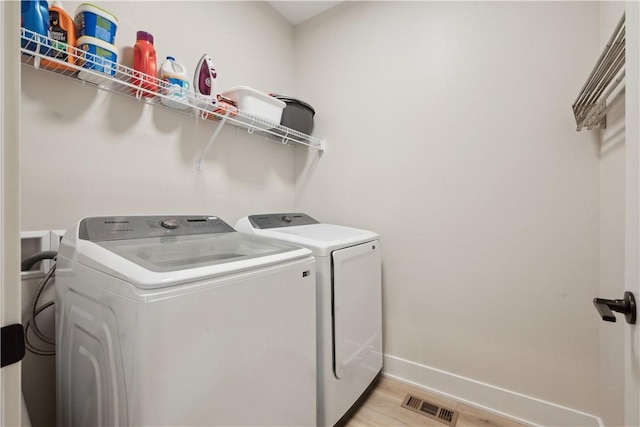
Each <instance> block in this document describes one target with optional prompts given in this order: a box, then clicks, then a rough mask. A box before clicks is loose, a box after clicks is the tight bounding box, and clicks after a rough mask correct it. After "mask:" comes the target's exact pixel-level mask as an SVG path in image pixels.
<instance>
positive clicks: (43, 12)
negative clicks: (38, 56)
mask: <svg viewBox="0 0 640 427" xmlns="http://www.w3.org/2000/svg"><path fill="white" fill-rule="evenodd" d="M21 6H22V8H21V21H22V22H21V24H20V25H21V26H22V27H24V28H25V30H26V31H25V38H26V39H28V40H25V38H22V39H21V40H20V44H21V46H22V47H23V48H26V49H29V50H33V51H35V50H36V49H37V46H38V44H37V43H36V42H37V41H39V42H40V44H41V45H40V53H45V52H46V51H47V49H48V46H47V45H48V43H47V40H46V39H45V38H44V37H48V34H49V3H48V2H47V0H22V5H21ZM30 40H33V41H30Z"/></svg>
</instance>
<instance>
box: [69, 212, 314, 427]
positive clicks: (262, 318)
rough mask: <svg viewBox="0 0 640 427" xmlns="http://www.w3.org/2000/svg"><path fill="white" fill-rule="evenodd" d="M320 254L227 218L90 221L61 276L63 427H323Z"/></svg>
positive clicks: (75, 231) (75, 233)
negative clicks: (252, 232) (319, 401)
mask: <svg viewBox="0 0 640 427" xmlns="http://www.w3.org/2000/svg"><path fill="white" fill-rule="evenodd" d="M315 299H316V297H315V262H314V258H313V256H312V255H311V251H310V250H308V249H304V248H301V247H297V246H293V245H290V244H287V243H283V242H278V241H275V240H271V239H267V238H264V237H260V236H249V235H247V234H244V233H238V232H236V231H235V230H234V229H233V228H232V227H230V226H229V225H227V224H226V223H225V222H224V221H222V220H221V219H219V218H217V217H215V216H112V217H92V218H85V219H82V220H81V221H80V222H79V223H78V224H77V225H76V226H75V227H74V228H72V229H70V230H69V231H68V232H67V233H66V234H65V236H64V238H63V239H62V242H61V244H60V249H59V255H58V259H57V273H56V336H57V340H56V347H57V348H56V350H57V360H56V372H57V417H58V420H57V421H58V423H57V424H58V426H90V425H91V426H96V425H120V426H127V425H130V426H169V425H170V426H177V425H182V426H187V425H188V426H195V425H206V426H212V425H225V426H240V425H242V426H247V425H261V426H265V425H271V426H283V425H288V426H309V425H315V423H316V360H315V358H316V338H315V335H316V319H315V307H316V301H315Z"/></svg>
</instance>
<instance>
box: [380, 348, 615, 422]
mask: <svg viewBox="0 0 640 427" xmlns="http://www.w3.org/2000/svg"><path fill="white" fill-rule="evenodd" d="M383 375H385V376H388V377H391V378H394V379H397V380H399V381H402V382H405V383H408V384H411V385H413V386H415V387H418V388H422V389H424V390H428V391H431V392H434V393H438V394H442V395H445V396H447V397H450V398H453V399H455V400H457V401H459V402H463V403H466V404H469V405H472V406H476V407H479V408H482V409H483V410H486V411H489V412H493V413H496V414H498V415H501V416H503V417H506V418H509V419H512V420H514V421H517V422H520V423H522V424H527V425H531V426H554V427H575V426H581V427H602V426H603V424H602V421H601V420H600V418H598V417H596V416H594V415H590V414H586V413H584V412H580V411H576V410H574V409H571V408H567V407H564V406H561V405H557V404H555V403H551V402H546V401H544V400H540V399H537V398H535V397H531V396H526V395H524V394H520V393H516V392H513V391H510V390H506V389H503V388H500V387H495V386H492V385H489V384H484V383H481V382H479V381H475V380H472V379H469V378H464V377H461V376H459V375H455V374H452V373H449V372H445V371H442V370H440V369H435V368H431V367H429V366H425V365H421V364H419V363H415V362H411V361H409V360H405V359H401V358H399V357H396V356H390V355H385V356H384V369H383Z"/></svg>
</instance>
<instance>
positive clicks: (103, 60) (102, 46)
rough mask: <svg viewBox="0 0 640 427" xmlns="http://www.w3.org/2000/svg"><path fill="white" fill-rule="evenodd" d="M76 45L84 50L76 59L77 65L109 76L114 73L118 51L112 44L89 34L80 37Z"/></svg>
mask: <svg viewBox="0 0 640 427" xmlns="http://www.w3.org/2000/svg"><path fill="white" fill-rule="evenodd" d="M77 45H78V49H80V50H81V51H83V52H84V55H83V57H82V58H79V59H78V65H80V66H82V67H83V68H88V69H91V70H95V71H99V72H101V73H104V74H109V75H111V76H113V75H115V74H116V61H117V60H118V53H117V52H116V50H115V47H114V46H113V45H110V44H109V43H105V42H104V41H102V40H99V39H97V38H95V37H89V36H84V37H80V38H79V39H78V41H77Z"/></svg>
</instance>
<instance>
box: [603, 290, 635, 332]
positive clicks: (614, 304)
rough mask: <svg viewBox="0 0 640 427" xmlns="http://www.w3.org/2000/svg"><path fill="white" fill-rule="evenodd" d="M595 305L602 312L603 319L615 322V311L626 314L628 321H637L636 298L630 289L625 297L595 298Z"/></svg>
mask: <svg viewBox="0 0 640 427" xmlns="http://www.w3.org/2000/svg"><path fill="white" fill-rule="evenodd" d="M593 305H594V306H595V307H596V310H598V313H600V317H602V320H604V321H606V322H615V321H616V316H615V315H614V314H613V312H614V311H617V312H618V313H622V314H624V318H625V320H626V321H627V323H629V324H631V325H634V324H635V323H636V299H635V298H634V297H633V294H632V293H631V292H629V291H626V292H625V293H624V299H604V298H594V299H593Z"/></svg>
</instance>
